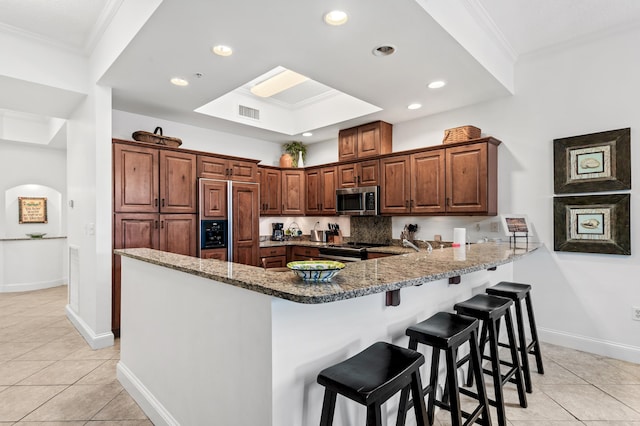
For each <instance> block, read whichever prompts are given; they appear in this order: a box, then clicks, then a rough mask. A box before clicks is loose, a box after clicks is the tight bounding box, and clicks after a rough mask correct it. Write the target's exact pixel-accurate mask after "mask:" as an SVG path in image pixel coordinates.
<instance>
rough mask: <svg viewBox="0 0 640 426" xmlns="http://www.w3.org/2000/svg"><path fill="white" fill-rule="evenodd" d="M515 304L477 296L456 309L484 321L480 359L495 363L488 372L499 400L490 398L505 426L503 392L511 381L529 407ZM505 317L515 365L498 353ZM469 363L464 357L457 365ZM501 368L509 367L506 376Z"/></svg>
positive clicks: (503, 299)
mask: <svg viewBox="0 0 640 426" xmlns="http://www.w3.org/2000/svg"><path fill="white" fill-rule="evenodd" d="M511 306H513V301H512V300H511V299H507V298H504V297H498V296H491V295H488V294H477V295H475V296H473V297H472V298H470V299H468V300H465V301H464V302H460V303H456V304H455V305H454V306H453V309H454V310H455V311H456V312H457V313H458V314H460V315H468V316H470V317H473V318H477V319H478V320H481V321H482V332H481V334H480V342H479V346H480V356H481V358H482V359H488V360H490V361H491V370H484V369H483V372H484V373H487V374H490V375H491V376H492V377H493V388H494V394H495V399H493V400H492V399H489V403H490V404H491V405H494V406H495V407H496V409H497V411H498V424H499V425H500V426H505V425H506V424H507V418H506V414H505V408H504V396H503V392H502V388H503V386H504V385H505V384H506V383H507V382H509V381H511V382H513V383H515V384H516V386H517V389H518V399H519V402H520V406H521V407H525V408H526V407H527V398H526V394H525V388H524V380H523V378H522V369H521V367H520V361H519V357H518V348H517V344H516V338H515V331H514V328H513V321H512V319H511V311H510V308H511ZM503 317H504V318H505V323H506V329H507V336H508V338H509V345H508V347H509V348H510V353H511V362H506V361H501V360H500V356H499V353H498V343H499V341H498V336H499V334H500V320H501V319H502V318H503ZM487 342H488V343H489V349H490V354H491V355H490V356H485V355H484V348H485V344H486V343H487ZM467 360H468V356H467V357H463V358H462V359H460V360H459V361H458V362H457V364H456V365H457V367H460V366H462V365H463V364H465V363H466V362H467ZM501 365H506V366H509V367H510V369H509V371H507V373H506V374H502V372H501V370H500V366H501ZM472 381H473V380H472V376H471V374H469V375H468V380H467V384H468V385H470V384H471V383H472Z"/></svg>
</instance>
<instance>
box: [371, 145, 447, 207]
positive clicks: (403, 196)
mask: <svg viewBox="0 0 640 426" xmlns="http://www.w3.org/2000/svg"><path fill="white" fill-rule="evenodd" d="M380 168H381V174H380V175H381V182H382V183H381V185H380V187H381V191H380V193H381V195H380V212H381V213H383V214H407V213H412V214H435V213H444V212H445V161H444V150H442V149H438V150H428V151H424V152H418V153H414V154H409V155H401V156H395V157H390V158H385V159H382V160H380Z"/></svg>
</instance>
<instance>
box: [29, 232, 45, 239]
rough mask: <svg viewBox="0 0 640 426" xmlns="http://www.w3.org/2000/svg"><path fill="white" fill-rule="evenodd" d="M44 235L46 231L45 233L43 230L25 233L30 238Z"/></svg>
mask: <svg viewBox="0 0 640 426" xmlns="http://www.w3.org/2000/svg"><path fill="white" fill-rule="evenodd" d="M45 235H47V233H46V232H44V233H41V232H34V233H31V234H26V236H27V237H30V238H42V237H44V236H45Z"/></svg>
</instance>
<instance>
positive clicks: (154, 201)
mask: <svg viewBox="0 0 640 426" xmlns="http://www.w3.org/2000/svg"><path fill="white" fill-rule="evenodd" d="M153 206H154V207H158V199H157V198H154V199H153Z"/></svg>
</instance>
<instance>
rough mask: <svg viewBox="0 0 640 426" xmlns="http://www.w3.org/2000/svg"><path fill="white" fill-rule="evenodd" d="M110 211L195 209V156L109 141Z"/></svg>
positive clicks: (167, 211)
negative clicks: (111, 172) (112, 171)
mask: <svg viewBox="0 0 640 426" xmlns="http://www.w3.org/2000/svg"><path fill="white" fill-rule="evenodd" d="M113 160H114V194H113V195H114V197H113V198H114V200H113V201H114V202H113V205H114V211H115V212H118V213H127V212H129V213H145V212H148V213H152V212H162V213H195V212H196V156H195V155H194V154H189V153H182V152H175V151H165V150H159V149H157V148H146V147H140V146H136V145H126V144H113Z"/></svg>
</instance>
